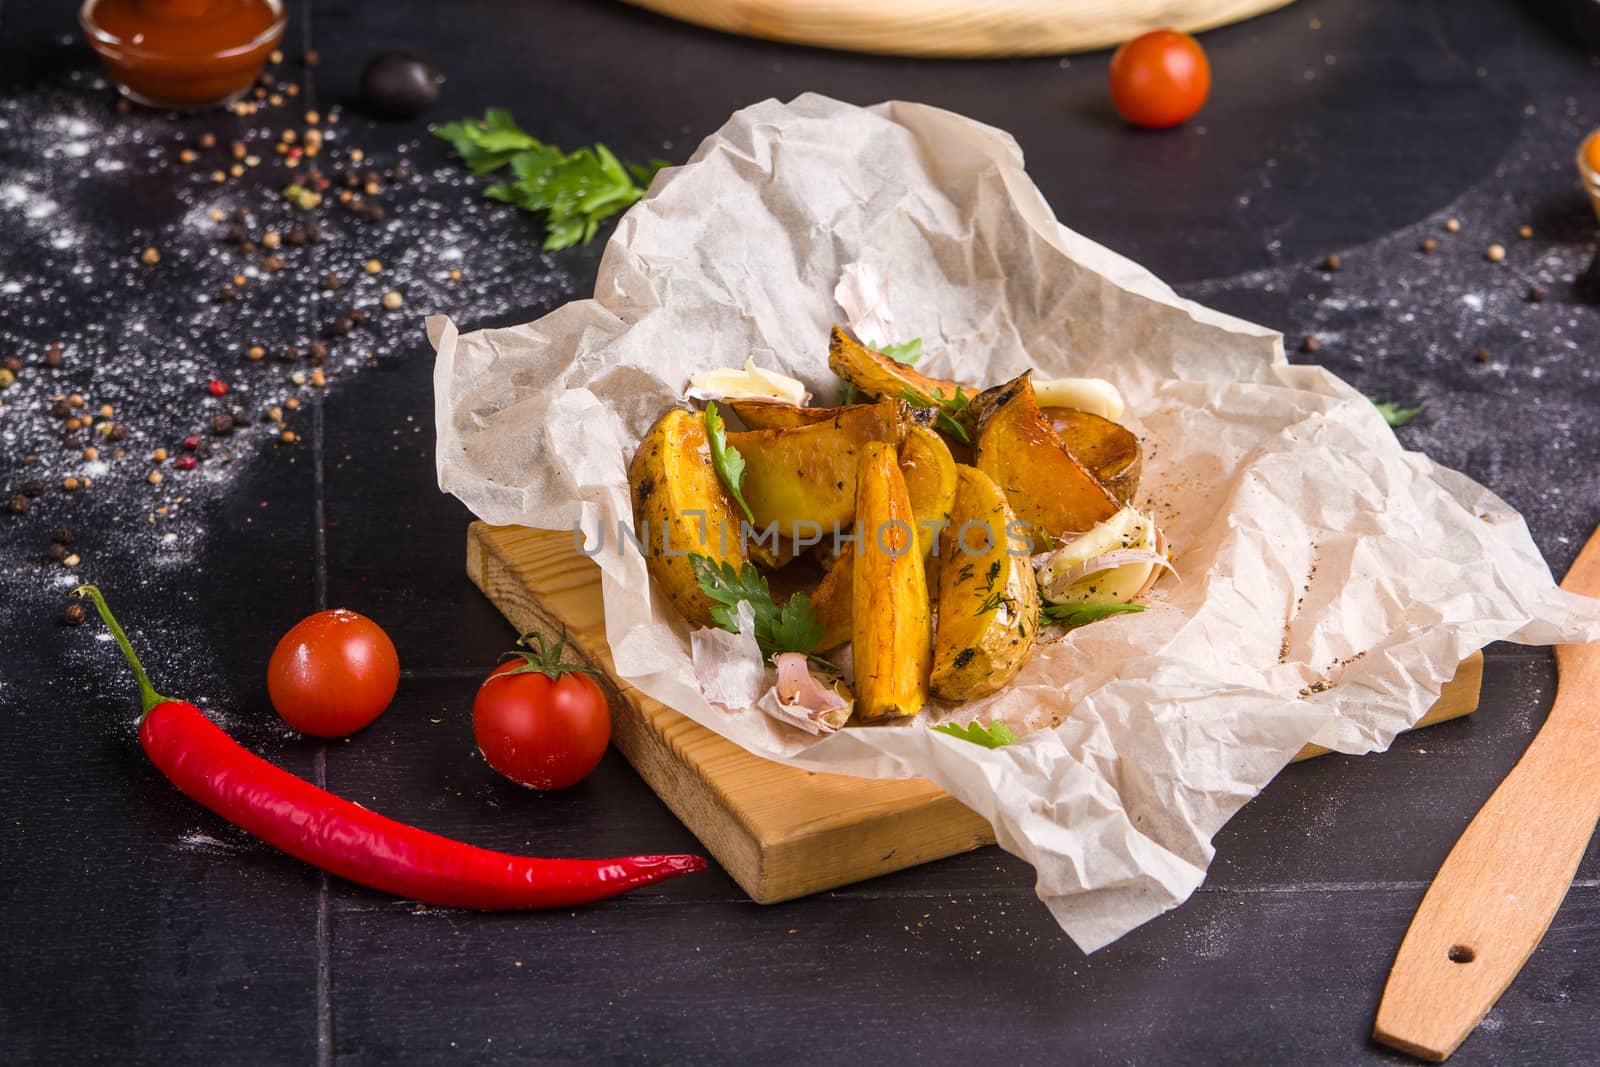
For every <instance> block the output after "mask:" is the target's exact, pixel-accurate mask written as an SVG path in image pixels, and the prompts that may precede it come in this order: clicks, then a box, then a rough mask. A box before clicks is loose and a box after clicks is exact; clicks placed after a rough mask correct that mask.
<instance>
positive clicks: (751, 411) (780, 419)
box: [722, 400, 844, 430]
mask: <svg viewBox="0 0 1600 1067" xmlns="http://www.w3.org/2000/svg"><path fill="white" fill-rule="evenodd" d="M722 404H723V406H725V407H726V408H727V409H728V410H729V411H731V412H733V413H734V414H735V415H737V416H739V421H740V422H742V423H744V426H745V429H747V430H792V429H794V428H795V427H796V426H813V425H815V424H816V423H819V422H830V421H832V420H833V418H834V417H835V416H837V415H838V414H839V413H840V412H841V411H843V410H844V409H843V408H807V407H801V406H800V405H798V404H785V403H783V402H782V401H780V400H724V401H722Z"/></svg>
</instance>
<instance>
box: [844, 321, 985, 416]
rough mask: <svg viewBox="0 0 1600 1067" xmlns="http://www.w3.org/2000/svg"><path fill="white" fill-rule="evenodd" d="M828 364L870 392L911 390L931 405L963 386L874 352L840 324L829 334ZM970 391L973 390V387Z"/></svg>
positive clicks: (893, 394) (883, 393)
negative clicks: (840, 326)
mask: <svg viewBox="0 0 1600 1067" xmlns="http://www.w3.org/2000/svg"><path fill="white" fill-rule="evenodd" d="M828 366H829V367H830V368H832V370H833V373H835V374H837V375H838V376H839V377H841V378H843V379H844V380H845V381H847V382H849V383H850V384H851V385H854V386H855V387H856V388H857V389H860V390H861V391H862V392H863V393H866V394H867V395H868V396H877V397H897V398H898V397H903V396H904V395H905V394H907V393H909V394H911V395H912V396H914V397H916V398H917V399H918V402H919V403H921V404H923V405H930V404H936V403H938V401H939V400H940V399H944V400H954V399H955V396H956V390H957V389H958V388H961V386H960V384H959V383H957V382H952V381H950V380H949V379H948V378H930V377H928V376H927V375H926V374H921V373H919V372H918V371H917V370H915V369H914V368H912V367H910V366H908V365H906V364H904V363H898V362H896V361H895V360H892V359H890V358H889V357H888V356H886V355H884V354H883V353H881V352H874V351H873V350H872V349H870V348H868V347H866V346H865V345H863V344H861V343H859V342H857V341H854V340H852V339H851V338H849V337H847V336H845V332H844V331H843V330H841V329H840V328H839V327H837V326H835V327H834V328H833V333H832V334H831V335H830V336H829V337H828ZM966 391H967V392H968V393H971V392H972V390H971V389H968V390H966Z"/></svg>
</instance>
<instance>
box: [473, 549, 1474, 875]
mask: <svg viewBox="0 0 1600 1067" xmlns="http://www.w3.org/2000/svg"><path fill="white" fill-rule="evenodd" d="M467 573H468V575H470V576H471V578H472V580H473V582H475V583H476V584H477V586H478V588H480V589H482V590H483V592H484V594H485V595H487V596H488V597H489V599H490V600H491V601H493V602H494V604H495V606H496V607H498V608H499V609H500V611H501V613H502V614H504V615H505V617H506V618H507V619H509V620H510V621H511V623H512V625H513V626H515V627H516V628H517V631H518V632H519V633H525V632H527V631H529V630H543V631H545V632H550V633H560V632H561V629H562V627H565V628H566V632H567V639H568V641H569V644H570V647H571V649H572V651H573V652H574V653H576V654H577V655H578V656H579V657H581V658H582V659H584V660H586V661H587V662H588V663H589V664H591V665H592V666H594V667H595V668H596V669H597V670H599V671H600V674H601V678H600V681H601V684H602V686H603V687H604V688H605V689H606V690H607V696H608V697H610V700H611V721H612V727H611V740H612V742H613V743H614V744H615V745H616V746H617V749H618V751H620V752H621V753H622V754H623V755H624V756H625V757H627V760H628V762H629V763H631V764H633V767H634V769H635V770H636V771H638V772H639V776H640V777H641V778H643V779H644V780H645V781H646V782H648V783H649V784H650V787H651V788H652V789H654V790H655V791H656V793H657V794H658V795H659V796H660V797H661V799H662V800H664V801H666V804H667V806H668V807H669V808H671V809H672V811H673V814H675V815H677V816H678V818H679V819H681V820H683V822H684V824H685V825H686V826H688V827H689V829H690V830H692V831H694V834H695V836H696V837H698V838H699V839H700V841H701V843H702V844H704V845H705V847H706V848H707V849H709V850H710V851H711V854H712V855H714V856H715V857H716V858H717V861H718V862H719V863H721V864H722V866H723V867H724V868H726V869H727V871H728V873H729V874H730V875H732V876H733V878H734V880H735V881H737V882H738V883H739V885H740V886H742V887H743V888H744V890H745V892H747V893H749V894H750V897H751V899H753V900H755V901H757V902H759V903H762V904H770V903H773V902H775V901H780V900H789V899H791V898H793V897H800V896H805V895H806V894H808V893H816V892H819V891H820V890H824V889H831V888H833V887H835V886H840V885H847V884H849V883H851V882H859V881H861V880H863V879H865V878H872V877H875V876H877V875H880V874H888V873H889V872H890V871H898V870H900V869H902V868H904V867H913V866H915V865H917V864H919V863H927V862H928V861H929V860H936V859H942V858H943V857H945V856H953V855H955V854H956V853H958V852H966V851H968V850H969V849H974V848H978V847H980V846H982V845H992V844H994V833H993V832H992V831H991V830H990V829H989V824H988V823H986V822H985V821H984V820H983V819H982V818H980V817H979V816H978V815H977V814H975V813H974V812H973V811H972V810H971V809H969V808H967V807H965V806H964V805H962V804H961V803H960V802H958V801H957V800H955V799H954V798H953V797H951V796H950V795H949V794H948V793H946V792H944V791H943V790H941V789H940V788H939V787H938V786H935V785H934V784H933V783H932V782H928V781H925V780H923V779H920V778H917V779H911V780H907V781H876V780H869V779H864V778H850V777H846V776H843V775H835V774H818V773H815V772H812V771H803V770H797V769H795V768H793V767H785V766H783V765H782V764H778V763H772V762H770V761H768V760H764V759H761V758H760V757H758V756H753V755H751V754H750V753H748V752H746V751H745V750H744V749H742V748H740V747H739V746H738V745H735V744H734V743H733V742H731V741H728V740H726V739H724V738H722V737H720V736H718V735H717V734H715V733H712V732H711V731H710V730H707V729H706V728H705V727H703V726H700V725H699V724H698V723H695V722H692V721H690V720H689V719H687V718H685V717H684V716H682V715H680V714H678V713H677V712H675V711H673V710H672V709H671V708H669V707H667V706H666V705H664V704H661V703H659V702H658V701H655V700H652V699H651V698H650V697H648V696H646V695H644V694H643V693H641V692H639V691H638V690H637V689H635V688H633V687H632V686H631V685H629V684H628V683H626V682H623V681H621V680H620V679H619V678H618V677H617V673H616V666H615V664H614V663H613V662H612V659H611V648H610V646H609V645H607V643H606V632H605V613H604V610H603V608H602V606H601V601H600V568H599V567H598V566H596V565H595V564H594V562H593V561H592V560H589V559H586V558H585V557H583V556H581V555H579V554H578V553H577V552H575V551H574V550H573V548H572V535H571V534H570V533H558V532H551V531H548V530H530V529H526V528H524V527H521V526H490V525H489V524H487V523H482V522H475V523H473V524H472V526H471V527H470V528H469V529H468V531H467ZM1482 680H1483V655H1482V653H1476V652H1475V653H1473V655H1472V656H1471V657H1470V658H1468V659H1467V660H1466V661H1465V662H1464V663H1462V665H1461V669H1460V670H1459V671H1457V673H1456V676H1455V678H1453V679H1451V681H1450V683H1449V684H1448V685H1447V686H1446V687H1445V690H1444V693H1443V694H1442V695H1441V696H1440V698H1439V701H1438V703H1436V704H1435V705H1434V706H1433V707H1432V708H1431V709H1429V711H1428V714H1427V715H1425V716H1424V717H1423V718H1422V720H1421V722H1419V723H1418V725H1419V726H1420V725H1425V724H1429V723H1435V722H1443V721H1444V720H1446V719H1453V718H1455V717H1457V716H1459V715H1466V714H1468V713H1469V712H1471V711H1473V710H1475V709H1476V708H1477V706H1478V688H1479V685H1480V683H1481V682H1482ZM1323 751H1324V750H1322V749H1316V748H1312V747H1310V746H1308V747H1307V748H1306V749H1304V750H1302V751H1301V753H1300V754H1299V756H1297V757H1296V758H1297V759H1305V758H1307V757H1308V756H1315V755H1319V754H1321V753H1322V752H1323Z"/></svg>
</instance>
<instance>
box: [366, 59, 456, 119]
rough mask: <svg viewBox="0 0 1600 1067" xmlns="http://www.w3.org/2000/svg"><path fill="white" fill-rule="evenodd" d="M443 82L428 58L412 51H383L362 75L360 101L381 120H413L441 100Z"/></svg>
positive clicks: (371, 61) (369, 63)
mask: <svg viewBox="0 0 1600 1067" xmlns="http://www.w3.org/2000/svg"><path fill="white" fill-rule="evenodd" d="M443 80H444V79H443V78H442V77H441V76H440V75H439V72H438V71H437V70H435V69H434V67H433V64H431V63H429V62H428V61H427V60H425V59H422V58H420V57H418V56H414V55H412V54H411V53H410V52H384V53H382V54H380V55H377V56H374V57H373V58H372V59H371V60H370V61H369V62H368V63H367V66H366V69H365V70H363V71H362V72H361V102H362V104H363V105H364V106H365V108H366V110H368V111H369V112H371V113H372V114H374V115H377V116H378V117H380V118H388V119H414V118H416V117H417V116H418V115H420V114H422V113H423V112H424V111H426V110H428V108H430V107H432V106H433V102H434V101H435V100H437V99H439V83H440V82H441V81H443Z"/></svg>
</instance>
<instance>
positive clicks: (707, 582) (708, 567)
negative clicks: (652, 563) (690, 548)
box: [689, 554, 822, 662]
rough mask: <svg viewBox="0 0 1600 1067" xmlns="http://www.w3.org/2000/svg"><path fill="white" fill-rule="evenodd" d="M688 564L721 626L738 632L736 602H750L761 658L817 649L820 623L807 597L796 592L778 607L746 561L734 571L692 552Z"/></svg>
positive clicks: (809, 651) (759, 575) (806, 653)
mask: <svg viewBox="0 0 1600 1067" xmlns="http://www.w3.org/2000/svg"><path fill="white" fill-rule="evenodd" d="M689 563H690V565H692V566H693V567H694V576H695V580H696V581H698V582H699V583H700V591H701V592H703V593H705V595H706V596H708V597H710V598H711V599H712V600H714V601H715V602H716V603H715V604H714V605H713V607H712V608H711V617H712V619H713V620H715V621H716V624H717V625H718V626H720V627H722V629H724V630H727V631H728V632H729V633H733V634H736V633H738V632H739V605H740V604H741V603H744V604H749V605H750V607H751V609H752V610H753V611H754V612H755V638H756V644H757V645H758V646H759V647H760V649H761V655H762V656H763V657H765V658H767V659H771V658H772V657H773V656H774V655H777V654H778V653H780V652H801V653H804V654H805V655H807V656H810V655H811V654H812V653H813V652H815V651H816V648H817V642H818V641H821V640H822V624H821V623H819V622H817V616H816V612H815V611H813V610H812V608H811V598H810V597H809V596H807V595H806V594H804V593H795V594H794V595H793V596H791V597H789V599H788V600H787V601H785V602H784V605H783V607H781V608H780V607H778V605H777V604H775V603H774V602H773V600H772V591H771V590H770V589H768V588H767V580H766V578H764V577H762V575H761V572H760V571H758V570H756V568H755V564H753V563H749V562H746V563H745V564H744V565H743V566H741V567H740V568H739V569H738V570H735V569H734V566H733V564H732V563H729V562H727V561H726V560H724V561H723V562H722V563H720V564H719V563H717V562H716V561H715V560H712V559H710V558H709V557H707V556H701V555H698V554H691V555H690V556H689ZM812 658H813V659H814V658H815V657H812ZM819 662H821V661H819Z"/></svg>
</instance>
